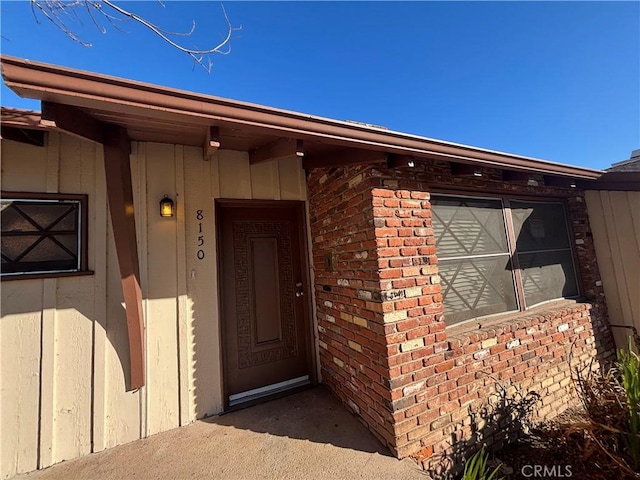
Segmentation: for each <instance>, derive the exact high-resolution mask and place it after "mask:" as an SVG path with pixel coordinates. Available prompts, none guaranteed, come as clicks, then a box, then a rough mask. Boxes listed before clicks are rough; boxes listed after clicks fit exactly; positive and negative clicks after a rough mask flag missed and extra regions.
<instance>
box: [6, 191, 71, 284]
mask: <svg viewBox="0 0 640 480" xmlns="http://www.w3.org/2000/svg"><path fill="white" fill-rule="evenodd" d="M0 212H1V215H0V223H1V226H2V232H1V234H2V235H1V238H0V240H1V241H0V244H1V247H2V274H8V273H28V272H46V271H57V270H67V271H68V270H79V269H80V262H79V259H80V251H79V245H78V240H79V235H80V232H79V227H80V225H79V218H80V217H79V214H80V202H79V201H75V200H66V199H64V200H62V201H59V202H58V201H43V200H37V199H34V200H31V199H20V200H11V199H4V200H3V201H2V204H1V205H0Z"/></svg>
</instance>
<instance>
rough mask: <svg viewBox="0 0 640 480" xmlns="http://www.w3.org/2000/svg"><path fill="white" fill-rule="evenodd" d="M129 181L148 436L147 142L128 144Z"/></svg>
mask: <svg viewBox="0 0 640 480" xmlns="http://www.w3.org/2000/svg"><path fill="white" fill-rule="evenodd" d="M131 151H132V155H131V177H132V178H131V183H132V188H133V203H134V208H135V217H136V242H137V247H138V263H139V268H140V290H141V292H142V312H143V315H144V318H143V322H144V330H143V333H142V338H143V343H144V352H145V361H144V364H145V384H144V385H143V386H142V387H141V388H140V390H139V391H138V401H139V408H140V410H139V411H140V438H144V437H147V436H149V429H148V424H147V419H148V414H147V412H148V405H147V401H148V395H147V375H148V372H149V369H148V368H147V365H148V363H149V359H148V355H149V345H148V336H147V325H148V322H147V320H148V318H147V310H148V303H147V298H148V297H149V295H148V293H149V291H148V284H149V281H148V279H149V275H148V273H149V269H148V264H149V258H148V256H147V253H148V252H147V157H146V153H147V148H146V143H139V142H133V143H132V145H131Z"/></svg>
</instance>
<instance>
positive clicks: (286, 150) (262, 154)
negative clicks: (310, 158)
mask: <svg viewBox="0 0 640 480" xmlns="http://www.w3.org/2000/svg"><path fill="white" fill-rule="evenodd" d="M291 157H298V158H302V157H304V145H303V143H302V140H296V139H293V138H279V139H278V140H276V141H275V142H271V143H268V144H266V145H264V146H262V147H258V148H256V149H254V150H252V151H250V152H249V163H250V164H251V165H255V164H256V163H262V162H269V161H273V160H280V159H281V158H291Z"/></svg>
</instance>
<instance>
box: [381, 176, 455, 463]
mask: <svg viewBox="0 0 640 480" xmlns="http://www.w3.org/2000/svg"><path fill="white" fill-rule="evenodd" d="M372 196H373V200H372V203H373V216H374V220H373V221H374V225H375V229H374V233H375V236H376V239H377V245H378V267H379V276H380V289H381V298H382V300H383V302H382V309H383V312H384V315H383V322H384V327H385V341H386V344H387V352H388V358H387V362H388V365H389V371H388V379H389V389H390V392H391V399H392V402H391V404H390V407H391V411H392V415H393V418H394V421H395V424H394V445H393V450H394V452H395V453H396V455H398V456H400V457H404V456H407V455H409V454H411V453H414V452H416V451H418V450H421V449H422V448H424V446H425V445H423V444H421V439H423V438H425V437H427V436H428V435H429V433H430V432H431V430H432V428H434V427H435V425H433V424H435V423H442V422H444V423H448V421H445V420H447V419H446V418H444V417H442V416H441V415H440V410H441V409H440V408H434V407H435V405H434V403H433V402H434V401H436V402H438V403H446V399H445V398H443V396H442V395H441V396H439V393H442V391H441V390H442V388H440V389H439V386H438V385H437V383H436V379H438V378H439V377H438V373H439V372H442V371H443V367H444V366H447V364H446V363H445V352H446V351H447V350H448V344H447V342H446V335H445V332H444V329H445V324H444V321H443V318H442V313H443V305H442V294H441V289H440V278H439V276H438V266H437V263H438V260H437V257H436V249H435V237H434V233H433V229H432V225H431V205H430V203H429V193H427V192H420V191H408V190H390V189H385V188H374V189H372ZM450 363H451V367H453V362H452V361H451V362H450ZM453 388H454V389H455V386H454V387H453ZM444 397H446V394H445V396H444ZM427 399H429V400H430V401H429V402H427V401H426V400H427ZM427 443H428V442H427Z"/></svg>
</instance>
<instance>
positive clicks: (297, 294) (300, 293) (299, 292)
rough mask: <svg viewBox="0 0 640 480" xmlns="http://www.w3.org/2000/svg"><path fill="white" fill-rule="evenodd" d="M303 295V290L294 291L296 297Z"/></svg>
mask: <svg viewBox="0 0 640 480" xmlns="http://www.w3.org/2000/svg"><path fill="white" fill-rule="evenodd" d="M303 295H304V292H301V291H297V292H296V297H298V298H300V297H302V296H303Z"/></svg>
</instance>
